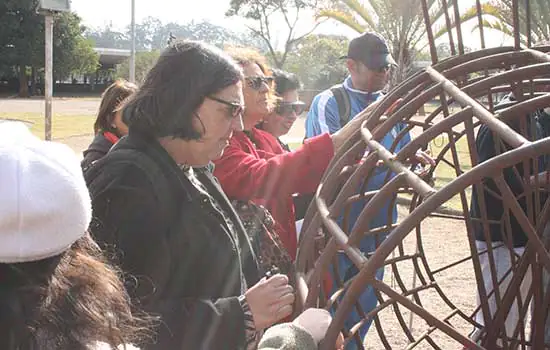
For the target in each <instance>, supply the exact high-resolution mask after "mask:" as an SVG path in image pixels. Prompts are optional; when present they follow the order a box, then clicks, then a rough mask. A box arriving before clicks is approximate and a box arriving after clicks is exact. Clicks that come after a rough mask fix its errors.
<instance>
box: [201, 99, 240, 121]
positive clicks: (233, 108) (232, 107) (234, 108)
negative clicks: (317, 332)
mask: <svg viewBox="0 0 550 350" xmlns="http://www.w3.org/2000/svg"><path fill="white" fill-rule="evenodd" d="M208 98H209V99H211V100H212V101H216V102H218V103H221V104H224V105H226V106H229V113H230V114H231V118H237V117H241V116H242V114H243V112H244V106H243V105H242V104H240V103H237V102H230V101H226V100H222V99H221V98H217V97H215V96H208Z"/></svg>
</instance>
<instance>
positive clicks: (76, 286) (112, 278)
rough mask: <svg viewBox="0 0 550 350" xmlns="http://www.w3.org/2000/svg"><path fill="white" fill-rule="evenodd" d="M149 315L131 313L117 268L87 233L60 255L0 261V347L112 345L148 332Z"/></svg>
mask: <svg viewBox="0 0 550 350" xmlns="http://www.w3.org/2000/svg"><path fill="white" fill-rule="evenodd" d="M151 320H152V319H151V318H149V319H148V318H146V317H136V316H135V315H134V314H133V313H132V311H131V307H130V300H129V297H128V295H127V294H126V291H125V288H124V285H123V284H122V282H121V280H120V275H119V272H118V270H116V269H114V268H113V267H111V266H109V265H108V264H107V263H106V262H105V260H104V258H103V255H102V253H101V250H100V248H99V246H98V245H97V244H96V243H95V242H94V241H93V239H92V238H91V237H90V236H89V235H88V234H86V235H85V236H84V237H82V238H81V239H79V240H78V241H76V242H75V243H74V244H73V245H72V246H71V248H70V249H68V250H67V251H66V252H64V253H63V254H61V255H59V256H56V257H53V258H47V259H43V260H39V261H34V262H27V263H17V264H0V348H1V349H7V350H12V349H17V350H27V349H29V350H30V349H77V350H79V349H82V350H84V349H88V347H89V346H90V345H92V344H94V343H95V342H104V343H107V344H108V345H110V346H111V347H113V348H116V347H117V346H119V345H121V344H130V343H134V344H135V343H136V342H137V341H139V339H138V336H143V335H147V336H148V335H149V334H150V331H149V330H150V326H151V325H152V324H151Z"/></svg>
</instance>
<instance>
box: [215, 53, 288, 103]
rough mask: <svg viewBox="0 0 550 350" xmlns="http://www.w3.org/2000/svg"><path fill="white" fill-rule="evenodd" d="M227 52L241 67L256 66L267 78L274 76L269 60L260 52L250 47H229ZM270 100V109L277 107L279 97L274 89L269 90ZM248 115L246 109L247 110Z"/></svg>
mask: <svg viewBox="0 0 550 350" xmlns="http://www.w3.org/2000/svg"><path fill="white" fill-rule="evenodd" d="M225 51H226V52H227V53H228V54H229V55H230V56H231V58H233V59H234V60H235V61H236V62H237V63H238V64H239V65H240V66H241V67H244V66H247V65H249V64H255V65H257V66H258V67H260V70H261V71H262V73H264V75H265V76H268V77H270V76H272V72H271V69H270V68H269V66H268V65H267V60H266V58H265V57H264V56H262V54H260V53H259V52H258V51H256V50H254V49H251V48H248V47H227V48H226V49H225ZM268 100H269V104H270V109H273V108H274V107H275V102H276V101H277V96H276V95H275V91H274V89H273V87H272V88H271V89H269V93H268ZM245 113H246V109H245Z"/></svg>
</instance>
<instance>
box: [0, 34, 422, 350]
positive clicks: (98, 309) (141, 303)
mask: <svg viewBox="0 0 550 350" xmlns="http://www.w3.org/2000/svg"><path fill="white" fill-rule="evenodd" d="M345 59H346V65H347V67H348V70H349V76H348V78H347V79H346V80H345V81H344V82H343V83H342V84H341V85H338V86H335V87H333V88H331V89H329V90H327V91H324V92H322V93H321V94H319V95H318V96H316V97H315V98H314V100H313V103H312V105H311V108H310V110H309V112H308V115H307V120H306V135H305V141H304V143H303V145H301V146H300V147H298V148H297V149H295V150H291V149H290V148H289V147H288V145H286V144H285V143H284V142H283V141H282V140H281V137H282V136H284V135H285V134H286V133H288V132H289V130H290V128H291V127H292V125H293V123H294V122H295V121H296V119H297V117H298V116H299V115H301V114H302V113H303V112H304V111H305V104H304V103H303V102H302V101H300V96H299V91H300V89H301V84H300V82H299V81H298V79H297V78H296V76H295V75H293V74H290V73H288V72H284V71H279V70H272V69H270V68H269V67H268V65H267V63H266V60H265V58H264V57H262V56H261V55H260V54H259V53H258V52H256V51H253V50H250V49H243V48H232V49H228V50H226V51H221V50H219V49H217V48H214V47H212V46H209V45H207V44H205V43H200V42H193V41H186V40H182V41H177V40H176V41H173V42H171V43H170V44H169V46H168V47H167V48H166V49H165V50H164V52H163V53H162V54H161V56H160V58H159V59H158V61H157V62H156V64H155V65H154V66H153V67H152V68H151V70H150V71H149V73H148V74H147V76H146V77H145V79H144V81H143V82H141V83H140V85H139V86H136V85H134V84H131V83H128V82H125V81H117V82H115V83H114V84H113V85H111V86H110V87H109V88H108V89H107V90H106V91H105V92H104V94H103V96H102V101H101V105H100V109H99V113H98V116H97V121H96V123H95V125H94V131H95V138H94V140H93V142H92V144H91V145H90V146H89V148H88V149H87V150H86V151H85V152H84V157H83V160H82V161H81V163H80V166H79V160H78V158H77V157H76V156H75V155H74V154H73V153H72V151H70V149H68V148H67V147H66V146H63V145H60V144H56V143H53V142H45V141H40V140H38V139H36V138H35V137H33V136H32V135H31V134H30V133H29V131H28V130H27V129H26V128H25V127H24V126H22V125H19V124H17V123H3V124H2V125H1V127H0V162H1V163H2V164H3V165H2V167H1V168H0V186H1V188H2V194H3V198H4V200H3V201H2V204H0V205H2V206H5V207H4V209H3V210H2V216H0V232H2V235H3V237H4V243H3V244H2V246H1V247H0V276H1V278H2V284H1V285H2V286H1V287H0V293H1V294H0V325H1V326H2V327H0V335H1V336H0V344H1V345H2V346H0V347H1V348H2V349H53V348H56V349H104V348H105V349H108V348H110V349H124V348H126V349H132V348H134V347H136V348H139V349H257V348H259V349H306V350H307V349H316V348H317V346H318V344H319V342H320V341H321V340H322V339H323V337H324V334H325V332H326V330H327V329H328V325H329V324H330V321H331V314H330V313H329V312H328V311H325V310H321V309H308V310H305V311H304V312H303V313H301V314H298V315H297V312H296V311H297V310H298V309H299V306H298V305H299V300H298V299H299V295H297V293H296V289H297V286H296V273H295V271H294V269H293V266H294V265H293V263H294V259H295V258H296V254H297V246H298V238H297V237H298V235H297V228H296V221H298V220H300V219H301V218H303V215H304V213H303V212H304V207H307V203H308V198H310V197H311V194H312V193H313V192H314V191H315V189H316V188H317V187H318V185H319V182H320V180H321V177H322V175H323V173H324V172H325V170H326V168H327V166H328V164H329V162H330V160H331V159H332V157H333V156H334V154H335V153H336V152H338V150H339V149H340V148H341V147H342V146H343V145H344V143H345V142H346V140H347V139H349V138H350V136H351V135H352V134H353V133H354V132H355V131H357V130H358V129H359V128H360V126H361V124H362V123H363V121H364V118H367V117H368V114H364V115H365V116H364V117H358V118H356V117H355V116H357V115H362V114H359V112H361V111H362V110H364V109H366V108H368V107H369V106H371V107H370V108H372V106H374V105H376V103H377V102H376V101H378V100H380V99H381V98H383V93H382V90H383V89H384V87H385V86H386V83H387V81H388V77H389V73H390V71H391V67H392V66H394V65H395V64H396V63H395V61H394V60H393V58H392V56H391V54H390V52H389V49H388V46H387V45H386V43H385V41H384V39H383V38H381V37H380V36H379V35H378V34H375V33H365V34H363V35H361V36H359V37H357V38H355V39H353V40H352V41H351V42H350V45H349V50H348V54H347V56H346V57H345ZM405 130H406V126H405V124H398V125H396V126H395V127H394V129H392V130H391V131H390V132H389V133H388V134H387V135H386V136H385V137H384V138H383V140H382V144H383V145H384V146H386V147H387V148H390V147H393V146H392V145H393V144H394V143H395V141H396V138H397V136H398V135H401V136H400V137H399V140H398V142H397V146H396V148H395V147H394V151H399V149H401V148H402V147H404V146H405V145H406V143H407V142H409V140H410V136H409V135H408V134H407V133H406V131H405ZM403 135H404V136H403ZM360 158H361V155H358V159H360ZM415 161H416V162H420V163H429V164H433V160H432V159H431V158H430V157H428V156H427V155H426V154H423V153H419V154H417V157H416V159H415ZM387 173H388V169H387V168H384V167H382V166H381V167H380V168H379V169H376V175H375V176H374V177H373V178H372V179H371V180H370V181H369V183H368V186H367V190H376V189H379V188H380V187H381V186H382V185H383V183H384V179H385V177H387ZM30 193H32V197H30V196H29V194H30ZM394 202H395V201H393V200H392V198H388V201H387V203H386V204H385V206H384V207H382V208H380V213H379V214H378V216H377V218H376V219H375V220H373V221H372V222H371V224H370V227H371V228H374V227H389V226H391V224H392V223H394V222H395V221H396V219H397V211H396V207H395V204H393V205H392V204H391V203H394ZM299 203H300V204H299ZM304 203H305V204H304ZM365 204H366V202H365V201H364V200H362V201H358V202H356V203H354V204H353V206H352V208H351V212H350V216H349V217H350V220H348V221H347V223H348V225H349V226H350V227H348V228H346V230H349V229H350V228H351V227H352V226H353V225H354V223H355V221H356V219H357V218H358V216H359V214H360V212H361V210H362V209H363V207H364V206H365ZM388 213H390V214H391V215H388ZM387 234H388V232H381V233H379V234H378V235H377V236H376V237H374V236H368V237H365V238H364V239H363V240H362V241H361V244H360V248H361V250H362V251H363V252H364V253H365V254H368V253H370V252H372V251H373V250H375V249H376V247H377V245H378V244H380V243H381V241H383V239H384V238H385V236H386V235H387ZM333 268H334V269H337V270H338V271H337V273H338V276H342V277H343V279H344V282H345V281H347V280H349V279H351V278H353V276H355V274H357V273H358V269H357V267H355V265H354V264H353V263H352V262H351V261H350V260H349V259H348V258H347V257H346V256H345V255H344V254H341V255H339V256H338V264H337V266H334V267H333ZM382 277H383V270H380V271H378V272H377V278H379V279H382ZM360 304H361V306H362V307H363V310H364V311H365V313H368V312H369V311H371V310H373V309H374V308H375V307H376V304H377V300H376V297H375V295H374V292H373V290H372V288H367V289H366V290H365V291H364V292H363V295H362V296H361V298H360ZM359 317H360V316H359V315H358V314H357V313H352V314H351V315H350V316H349V319H348V320H347V322H346V328H347V329H348V330H350V329H351V328H352V327H353V326H354V325H355V324H356V323H357V322H358V321H359ZM369 327H370V322H364V323H363V325H362V326H361V328H360V331H359V334H360V336H361V338H364V337H365V336H366V334H367V331H368V329H369ZM334 346H335V348H336V349H340V348H342V349H343V348H344V347H343V343H342V342H341V338H339V342H338V343H337V344H334ZM353 348H355V345H354V344H353V342H350V343H349V344H347V346H346V349H353Z"/></svg>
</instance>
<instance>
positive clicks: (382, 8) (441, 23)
mask: <svg viewBox="0 0 550 350" xmlns="http://www.w3.org/2000/svg"><path fill="white" fill-rule="evenodd" d="M442 1H443V0H429V1H428V9H429V13H430V21H431V23H434V24H435V26H434V27H435V30H434V38H435V39H438V38H442V37H443V36H444V35H446V34H448V30H447V27H448V26H451V27H452V26H453V23H454V18H453V16H452V13H453V6H452V1H451V0H445V1H447V11H444V7H443V6H442V5H443V4H442ZM541 1H548V0H541ZM484 13H485V5H484ZM476 15H477V12H476V11H475V7H474V8H473V11H472V9H470V10H468V11H467V12H465V13H464V14H462V15H461V16H460V18H461V21H462V22H466V21H469V20H471V19H473V18H475V17H476ZM317 17H318V18H329V19H333V20H336V21H338V22H340V23H342V24H344V25H346V26H348V27H349V28H351V29H353V30H355V31H357V32H358V33H363V32H365V31H375V32H378V33H380V34H381V35H382V36H383V37H384V38H385V39H386V40H387V41H388V43H389V45H390V49H391V51H392V53H393V56H394V57H395V59H396V61H397V63H398V64H399V69H398V70H397V72H396V74H394V77H393V83H398V82H400V81H402V80H403V79H404V78H405V77H406V76H407V74H408V72H409V69H410V65H411V63H412V61H413V60H414V55H415V52H420V51H422V50H423V49H425V48H426V47H427V45H428V41H427V38H426V25H425V23H424V17H423V13H422V4H421V1H420V0H407V1H405V0H364V1H363V2H361V1H360V0H332V2H331V3H330V5H329V7H328V8H324V9H322V10H320V11H319V12H318V14H317ZM446 24H448V25H446ZM451 43H452V38H451Z"/></svg>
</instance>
